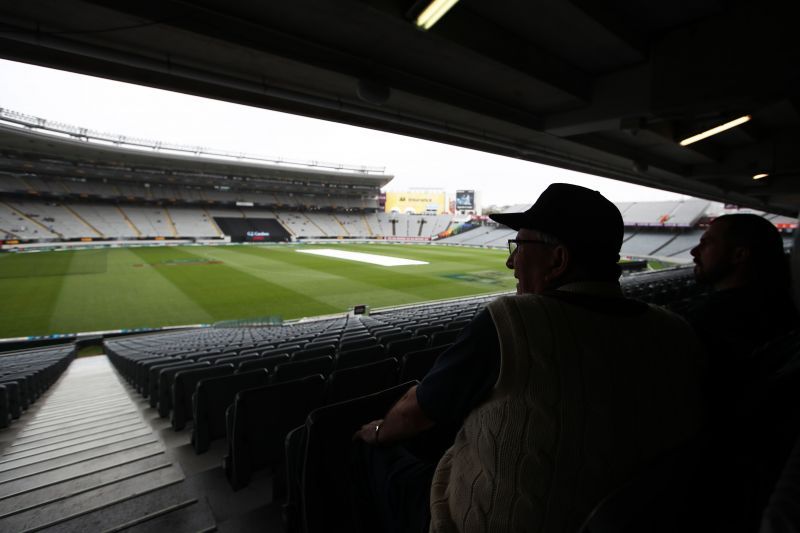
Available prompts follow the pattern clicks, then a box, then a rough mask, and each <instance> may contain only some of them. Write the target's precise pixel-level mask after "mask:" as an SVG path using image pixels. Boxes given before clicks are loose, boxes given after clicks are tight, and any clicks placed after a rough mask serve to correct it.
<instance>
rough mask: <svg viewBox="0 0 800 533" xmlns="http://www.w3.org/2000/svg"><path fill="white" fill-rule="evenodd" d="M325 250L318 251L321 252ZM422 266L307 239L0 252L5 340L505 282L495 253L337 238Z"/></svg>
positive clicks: (0, 317) (456, 291)
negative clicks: (373, 259)
mask: <svg viewBox="0 0 800 533" xmlns="http://www.w3.org/2000/svg"><path fill="white" fill-rule="evenodd" d="M321 247H322V246H318V247H316V248H317V249H319V248H321ZM326 247H328V248H331V247H334V248H335V249H337V250H342V251H348V252H358V253H364V254H372V255H378V256H381V255H383V256H387V257H396V258H404V259H409V260H413V261H420V262H424V263H427V264H415V265H408V266H403V267H388V266H381V265H375V264H369V263H362V262H356V261H344V260H342V259H336V258H331V257H325V256H319V255H314V254H306V253H297V250H302V249H311V250H313V249H315V246H314V245H279V246H245V245H241V246H183V247H151V248H113V249H103V250H72V251H66V252H41V253H30V254H6V255H5V256H2V257H0V294H2V305H1V306H0V338H8V337H17V336H27V335H48V334H55V333H77V332H85V331H104V330H113V329H124V328H139V327H162V326H170V325H186V324H209V323H214V322H218V321H223V320H237V319H247V318H254V317H264V316H275V315H279V316H281V317H283V318H284V319H292V318H300V317H305V316H317V315H322V314H331V313H341V312H345V311H347V310H348V309H350V308H352V307H353V306H354V305H357V304H367V305H369V306H370V307H371V308H373V309H375V308H379V307H388V306H394V305H402V304H409V303H416V302H424V301H430V300H438V299H443V298H455V297H461V296H470V295H479V294H487V293H496V292H501V291H506V290H512V289H513V288H514V286H515V280H514V278H513V275H512V273H511V271H509V270H507V269H506V268H505V260H506V256H507V253H505V252H504V251H500V250H486V249H471V248H457V247H445V246H426V245H391V244H343V245H335V246H331V245H326Z"/></svg>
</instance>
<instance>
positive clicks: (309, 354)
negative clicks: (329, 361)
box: [292, 344, 336, 361]
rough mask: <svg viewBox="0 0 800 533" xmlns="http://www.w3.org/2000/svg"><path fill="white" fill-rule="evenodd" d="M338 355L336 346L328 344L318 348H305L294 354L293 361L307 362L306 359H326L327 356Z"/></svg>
mask: <svg viewBox="0 0 800 533" xmlns="http://www.w3.org/2000/svg"><path fill="white" fill-rule="evenodd" d="M335 353H336V346H334V345H333V344H326V345H323V346H316V347H314V348H310V349H309V348H304V349H302V350H298V351H296V352H294V353H293V354H292V361H305V360H306V359H314V358H315V357H324V356H326V355H330V356H331V357H333V355H334V354H335Z"/></svg>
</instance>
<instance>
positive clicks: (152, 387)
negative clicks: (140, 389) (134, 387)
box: [144, 358, 187, 407]
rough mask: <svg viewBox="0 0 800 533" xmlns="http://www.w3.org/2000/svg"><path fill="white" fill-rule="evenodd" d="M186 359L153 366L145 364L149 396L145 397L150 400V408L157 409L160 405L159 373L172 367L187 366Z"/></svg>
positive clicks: (175, 359) (171, 360) (162, 362)
mask: <svg viewBox="0 0 800 533" xmlns="http://www.w3.org/2000/svg"><path fill="white" fill-rule="evenodd" d="M186 362H187V361H186V360H185V359H178V358H173V359H169V360H167V361H160V362H158V363H155V362H154V363H153V364H145V368H146V369H147V380H146V387H147V389H146V390H147V394H145V395H144V396H145V397H146V398H148V399H149V403H150V407H156V406H157V405H158V373H159V372H160V371H161V369H162V368H168V367H170V366H175V365H180V364H186Z"/></svg>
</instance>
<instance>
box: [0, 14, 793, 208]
mask: <svg viewBox="0 0 800 533" xmlns="http://www.w3.org/2000/svg"><path fill="white" fill-rule="evenodd" d="M424 6H425V3H424V2H416V3H415V2H413V1H412V0H407V1H401V0H274V1H269V2H249V1H245V0H225V1H222V0H204V1H202V2H199V1H195V2H191V1H184V0H136V1H131V0H114V1H111V0H94V1H83V0H59V1H57V2H56V1H52V0H26V1H25V2H5V3H3V5H2V6H1V7H0V22H2V24H3V30H2V31H0V55H1V56H2V57H5V58H8V59H12V60H18V61H25V62H29V63H35V64H40V65H44V66H50V67H55V68H62V69H67V70H72V71H76V72H81V73H86V74H93V75H98V76H102V77H106V78H113V79H118V80H122V81H129V82H135V83H141V84H144V85H150V86H154V87H159V88H162V89H169V90H177V91H181V92H186V93H191V94H196V95H201V96H206V97H211V98H218V99H223V100H229V101H233V102H237V103H242V104H249V105H256V106H261V107H265V108H271V109H277V110H281V111H285V112H290V113H298V114H302V115H307V116H312V117H317V118H323V119H329V120H335V121H340V122H345V123H350V124H355V125H359V126H366V127H371V128H377V129H381V130H386V131H391V132H396V133H403V134H409V135H413V136H417V137H421V138H426V139H431V140H437V141H443V142H448V143H452V144H457V145H461V146H467V147H471V148H476V149H480V150H486V151H489V152H495V153H498V154H504V155H509V156H512V157H517V158H522V159H528V160H531V161H537V162H541V163H545V164H551V165H556V166H560V167H564V168H569V169H573V170H578V171H585V172H590V173H593V174H597V175H601V176H606V177H610V178H615V179H620V180H623V181H628V182H631V183H638V184H642V185H648V186H654V187H659V188H662V189H666V190H671V191H676V192H680V193H684V194H690V195H694V196H699V197H703V198H707V199H714V200H719V201H724V202H728V203H736V204H740V205H745V206H749V207H753V208H756V209H759V208H760V209H764V210H770V211H776V212H781V213H783V214H786V215H794V214H796V212H797V208H798V205H800V180H798V178H800V152H798V151H797V150H796V149H795V147H796V146H797V145H798V141H800V117H799V116H798V96H800V74H799V73H798V67H797V65H798V64H800V62H799V61H798V57H800V40H798V39H797V38H796V37H795V34H796V30H795V28H794V26H795V25H796V18H795V17H793V16H792V14H793V13H792V12H791V7H793V6H792V4H791V3H786V2H782V1H779V0H763V1H760V2H751V1H745V0H734V1H723V0H692V1H684V2H641V1H638V0H609V1H605V2H598V1H589V0H571V1H566V0H546V1H541V2H518V1H517V2H515V1H512V0H495V1H492V2H484V1H481V0H461V2H459V3H458V4H457V5H456V6H455V7H454V8H453V9H452V10H451V11H450V12H449V13H447V14H446V15H445V16H444V17H443V18H442V19H441V20H440V21H439V22H438V23H437V24H436V25H435V26H434V27H433V28H432V29H431V30H429V31H427V32H425V31H421V30H419V29H417V28H416V26H415V25H414V23H413V18H414V17H415V16H416V15H417V14H418V13H419V11H420V10H421V9H422V8H423V7H424ZM742 116H749V117H751V118H752V120H750V121H749V122H748V123H746V124H744V125H741V126H738V127H735V128H733V129H729V130H727V131H725V132H724V133H720V134H718V135H715V136H713V137H710V138H708V139H706V140H703V141H700V142H697V143H695V144H691V145H688V146H682V145H680V144H679V141H680V140H682V139H685V138H687V137H689V136H691V135H694V134H696V133H699V132H702V131H705V130H707V129H709V128H711V127H714V126H718V125H720V124H723V123H726V122H728V121H730V120H732V119H735V118H737V117H742ZM762 173H765V174H769V176H768V177H767V178H765V179H761V180H757V181H756V180H753V176H754V175H757V174H762Z"/></svg>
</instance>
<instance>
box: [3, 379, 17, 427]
mask: <svg viewBox="0 0 800 533" xmlns="http://www.w3.org/2000/svg"><path fill="white" fill-rule="evenodd" d="M0 385H2V386H3V387H5V389H6V393H7V403H6V407H7V409H8V413H9V415H11V418H13V419H14V420H16V419H17V418H19V417H20V416H22V400H21V398H20V385H19V382H18V381H14V380H12V379H0Z"/></svg>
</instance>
